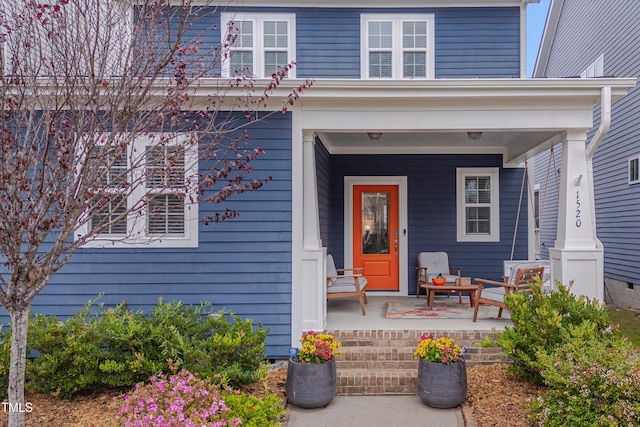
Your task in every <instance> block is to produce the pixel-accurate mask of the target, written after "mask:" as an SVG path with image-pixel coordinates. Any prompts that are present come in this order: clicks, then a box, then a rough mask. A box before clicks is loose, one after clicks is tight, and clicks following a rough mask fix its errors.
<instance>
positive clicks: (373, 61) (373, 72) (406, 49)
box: [360, 14, 434, 79]
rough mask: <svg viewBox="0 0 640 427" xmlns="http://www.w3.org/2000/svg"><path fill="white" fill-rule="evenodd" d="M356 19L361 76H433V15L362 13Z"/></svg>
mask: <svg viewBox="0 0 640 427" xmlns="http://www.w3.org/2000/svg"><path fill="white" fill-rule="evenodd" d="M360 21H361V22H360V31H361V66H362V73H363V75H364V76H365V78H368V79H431V78H433V76H434V17H433V15H395V14H382V15H368V14H364V15H361V19H360Z"/></svg>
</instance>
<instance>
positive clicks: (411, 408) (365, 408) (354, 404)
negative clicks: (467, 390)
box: [282, 395, 465, 427]
mask: <svg viewBox="0 0 640 427" xmlns="http://www.w3.org/2000/svg"><path fill="white" fill-rule="evenodd" d="M282 426H283V427H360V426H363V427H377V426H381V427H394V426H415V427H421V426H428V427H465V421H464V417H463V414H462V410H461V409H460V407H458V408H453V409H436V408H431V407H430V406H427V405H425V404H424V403H423V402H422V400H420V398H419V397H418V396H417V395H416V396H337V397H336V398H334V399H333V401H332V402H331V403H330V404H329V405H328V406H326V407H324V408H319V409H301V408H297V407H295V406H293V405H288V406H287V415H286V417H285V421H284V422H283V424H282Z"/></svg>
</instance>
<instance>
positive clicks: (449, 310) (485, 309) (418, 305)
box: [386, 296, 509, 319]
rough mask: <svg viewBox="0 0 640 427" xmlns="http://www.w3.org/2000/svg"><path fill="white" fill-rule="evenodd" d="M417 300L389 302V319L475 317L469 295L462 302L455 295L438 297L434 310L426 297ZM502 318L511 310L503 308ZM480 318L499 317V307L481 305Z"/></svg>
mask: <svg viewBox="0 0 640 427" xmlns="http://www.w3.org/2000/svg"><path fill="white" fill-rule="evenodd" d="M416 301H419V302H415V303H404V302H388V303H387V316H386V317H387V319H473V307H470V306H469V298H468V297H463V298H462V304H460V303H459V302H458V297H454V296H452V297H450V298H447V300H444V301H443V300H441V299H438V298H436V299H435V300H434V301H433V310H429V307H427V300H426V298H420V299H419V300H417V299H416ZM502 318H503V319H509V310H503V312H502ZM478 319H498V307H493V306H486V305H481V306H480V308H479V309H478Z"/></svg>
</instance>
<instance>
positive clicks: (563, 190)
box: [549, 131, 604, 301]
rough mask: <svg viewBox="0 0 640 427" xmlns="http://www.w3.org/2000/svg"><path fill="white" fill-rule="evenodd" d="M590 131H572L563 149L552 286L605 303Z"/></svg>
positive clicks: (552, 258)
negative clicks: (591, 173)
mask: <svg viewBox="0 0 640 427" xmlns="http://www.w3.org/2000/svg"><path fill="white" fill-rule="evenodd" d="M585 143H586V131H584V132H583V131H570V132H568V133H567V140H566V141H565V142H564V143H563V147H562V169H561V172H560V174H561V180H560V200H559V206H558V230H557V240H556V241H555V245H554V247H553V248H551V249H550V250H549V256H550V258H551V279H552V283H553V284H555V281H556V280H557V281H560V282H561V283H562V284H564V285H567V286H568V285H569V283H570V282H571V281H573V285H572V287H571V292H572V293H573V294H575V295H586V296H587V297H589V298H597V299H599V300H601V301H602V300H603V299H604V253H603V249H602V247H600V245H598V240H597V238H596V235H595V229H596V228H595V224H594V223H593V221H594V219H593V218H595V215H594V209H595V207H594V205H593V202H592V201H593V200H594V198H593V182H592V180H591V177H590V176H589V173H588V170H589V168H588V162H589V160H588V158H587V152H586V149H585Z"/></svg>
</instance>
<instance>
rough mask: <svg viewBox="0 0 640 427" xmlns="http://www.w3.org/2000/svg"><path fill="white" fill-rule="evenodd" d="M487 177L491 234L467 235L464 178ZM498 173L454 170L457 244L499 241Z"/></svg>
mask: <svg viewBox="0 0 640 427" xmlns="http://www.w3.org/2000/svg"><path fill="white" fill-rule="evenodd" d="M479 175H482V176H489V177H490V178H491V206H490V208H491V223H490V227H491V233H490V234H467V232H466V209H465V202H464V199H465V197H464V196H465V186H464V184H465V177H467V176H479ZM499 183H500V171H499V169H498V168H458V169H457V170H456V208H457V209H456V212H457V221H456V222H457V231H458V233H457V234H458V236H457V237H458V242H499V241H500V185H499Z"/></svg>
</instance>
